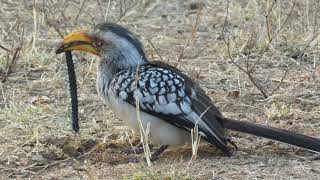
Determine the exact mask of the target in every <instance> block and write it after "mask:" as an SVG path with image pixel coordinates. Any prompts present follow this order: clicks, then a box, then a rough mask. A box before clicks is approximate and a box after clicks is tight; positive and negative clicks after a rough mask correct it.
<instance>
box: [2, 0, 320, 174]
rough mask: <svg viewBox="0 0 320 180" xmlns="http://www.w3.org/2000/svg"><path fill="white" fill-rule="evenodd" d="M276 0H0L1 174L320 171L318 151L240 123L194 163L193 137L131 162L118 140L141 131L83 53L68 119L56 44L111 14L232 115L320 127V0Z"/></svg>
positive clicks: (312, 130) (78, 56)
mask: <svg viewBox="0 0 320 180" xmlns="http://www.w3.org/2000/svg"><path fill="white" fill-rule="evenodd" d="M273 2H274V1H272V0H264V1H256V0H251V1H244V0H241V1H231V2H230V4H229V6H228V3H227V1H224V0H216V1H213V0H212V1H211V0H210V1H209V0H204V1H189V0H188V1H182V0H177V1H174V0H171V1H170V0H168V1H160V0H141V1H124V0H122V1H114V0H112V1H110V0H101V1H83V0H61V1H56V0H49V1H41V0H33V1H31V0H30V1H28V0H24V1H23V0H20V1H18V0H1V1H0V13H1V14H0V39H1V41H0V45H1V48H0V52H1V54H0V73H1V78H2V80H6V81H5V82H2V83H0V179H9V178H23V179H24V178H31V179H64V178H69V179H122V178H124V179H320V160H312V159H311V157H312V156H313V155H314V154H313V153H311V152H308V151H305V150H302V149H299V148H295V147H292V146H289V145H285V144H282V143H278V142H274V141H270V140H266V139H261V138H257V137H253V136H250V135H246V134H242V133H235V132H230V134H231V135H232V136H233V137H234V141H235V142H236V144H237V145H238V146H239V149H238V150H237V151H235V152H234V155H233V156H232V157H231V158H229V157H225V156H224V155H223V154H221V153H220V152H219V151H218V150H216V149H215V148H212V147H210V146H209V145H207V144H205V143H203V144H201V145H200V147H199V152H198V157H197V159H195V160H193V161H191V162H190V158H191V148H190V145H189V146H185V147H180V148H175V149H171V150H168V151H166V152H165V153H164V154H163V155H162V156H161V158H160V159H159V160H158V161H156V162H154V163H153V164H152V166H151V167H148V166H147V164H146V163H144V161H143V160H142V159H143V156H142V155H139V156H138V158H140V159H141V162H140V163H132V162H131V161H132V159H133V158H135V156H134V155H128V156H127V155H122V154H121V151H122V150H123V149H125V148H128V147H130V143H129V139H131V140H132V141H139V138H138V137H137V136H136V135H133V134H132V132H131V131H130V130H128V129H127V128H126V127H124V126H123V125H122V121H121V120H119V119H118V118H117V117H116V116H115V115H114V114H113V113H112V112H111V111H110V110H109V108H108V107H106V106H105V105H104V104H103V103H102V102H101V101H100V99H99V97H98V96H97V92H96V90H95V76H96V70H95V61H96V58H95V57H93V56H91V55H87V54H82V53H78V52H75V53H74V55H75V56H74V58H75V63H76V73H77V76H78V79H77V80H78V85H79V100H80V102H79V107H80V126H81V130H80V131H81V133H80V137H78V136H75V135H74V133H73V131H72V129H71V122H70V103H69V101H70V98H69V91H68V81H67V72H66V64H65V59H64V56H63V55H55V48H56V47H57V45H58V44H59V42H61V39H62V36H64V35H66V34H67V33H68V32H71V31H74V30H77V29H91V28H92V27H93V26H94V25H96V24H98V23H100V22H103V21H105V20H107V21H110V22H117V23H119V24H122V25H124V26H125V27H127V28H129V29H130V30H131V31H133V32H135V33H136V34H138V35H139V36H140V38H141V40H142V42H143V43H144V45H145V51H146V53H147V55H148V57H149V58H150V59H152V60H162V61H166V62H169V63H171V64H173V65H175V66H177V67H178V68H180V69H182V70H184V71H186V72H188V73H189V74H190V75H192V76H193V77H194V78H195V79H196V80H197V81H198V82H199V83H200V84H201V86H202V87H203V88H204V89H205V90H206V91H207V92H208V94H209V95H210V97H211V98H212V99H213V100H214V102H215V103H216V105H217V106H218V107H219V108H220V110H221V111H222V112H223V114H224V115H225V116H227V117H232V118H236V119H241V120H244V121H250V122H256V123H259V124H267V125H270V126H274V127H279V128H284V129H288V130H291V131H296V132H300V133H303V134H306V135H309V136H314V137H318V138H320V114H319V112H320V106H319V102H320V91H319V89H320V66H319V60H318V59H319V43H318V38H319V37H318V32H319V22H318V21H319V1H316V0H307V1H297V2H294V1H289V0H285V1H277V2H275V3H273ZM227 7H228V8H227ZM291 8H292V10H291ZM227 10H228V18H227V20H226V16H227ZM222 32H224V34H222ZM224 40H226V41H224ZM226 43H227V44H229V48H227V45H226ZM19 47H21V50H20V51H19V50H17V49H19ZM4 48H7V49H8V50H11V51H12V52H10V51H7V50H5V49H4ZM228 49H229V51H228ZM15 52H18V56H17V58H14V57H13V56H14V54H15ZM12 60H15V62H14V63H12V62H11V61H12ZM232 61H234V63H236V64H237V65H238V66H240V67H237V66H236V65H235V64H234V63H233V62H232ZM247 65H248V66H247ZM9 66H10V67H11V72H9V73H7V71H8V68H9ZM241 67H242V69H244V70H246V68H247V67H249V68H250V67H253V68H252V69H253V71H251V74H252V76H253V82H255V83H258V84H259V85H258V86H260V87H261V88H262V89H263V91H265V92H266V93H265V94H266V95H268V98H264V97H263V95H262V93H261V92H260V91H259V90H258V89H257V87H256V86H254V85H253V82H252V81H250V79H249V77H248V76H247V74H246V73H244V72H243V71H242V70H241ZM6 74H9V75H8V77H7V76H6ZM284 74H285V76H284ZM280 82H281V84H280V86H278V84H279V83H280ZM277 87H278V88H277ZM261 88H260V89H261Z"/></svg>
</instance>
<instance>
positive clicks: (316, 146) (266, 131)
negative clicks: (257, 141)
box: [223, 118, 320, 152]
mask: <svg viewBox="0 0 320 180" xmlns="http://www.w3.org/2000/svg"><path fill="white" fill-rule="evenodd" d="M223 125H224V127H225V128H226V129H230V130H234V131H240V132H244V133H248V134H253V135H256V136H260V137H264V138H268V139H273V140H277V141H280V142H284V143H288V144H291V145H294V146H298V147H301V148H305V149H309V150H312V151H316V152H320V139H317V138H313V137H309V136H306V135H302V134H298V133H295V132H290V131H287V130H284V129H278V128H274V127H268V126H263V125H258V124H253V123H249V122H244V121H237V120H232V119H228V118H225V119H224V121H223Z"/></svg>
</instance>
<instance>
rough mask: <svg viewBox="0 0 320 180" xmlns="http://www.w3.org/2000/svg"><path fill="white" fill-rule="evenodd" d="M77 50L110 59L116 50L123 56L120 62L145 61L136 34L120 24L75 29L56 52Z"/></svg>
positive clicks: (135, 62) (134, 62)
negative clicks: (89, 29) (91, 28)
mask: <svg viewBox="0 0 320 180" xmlns="http://www.w3.org/2000/svg"><path fill="white" fill-rule="evenodd" d="M72 50H79V51H84V52H89V53H92V54H95V55H97V56H99V57H100V58H101V59H110V57H109V58H108V56H110V53H111V52H115V51H116V52H118V53H120V54H121V56H123V57H124V58H120V59H122V61H126V62H122V63H127V64H128V65H132V66H134V65H137V64H139V63H143V62H147V59H146V57H145V53H144V50H143V46H142V44H141V42H140V41H139V40H138V39H137V38H136V36H135V35H134V34H133V33H131V32H130V31H128V30H127V29H125V28H123V27H122V26H120V25H117V24H113V23H102V24H99V25H97V26H96V27H95V28H94V31H93V32H86V31H77V32H73V33H70V34H68V35H67V36H66V37H64V40H63V42H62V43H61V45H60V46H59V48H58V49H57V50H56V53H57V54H59V53H62V52H65V51H72Z"/></svg>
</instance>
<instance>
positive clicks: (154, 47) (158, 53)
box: [147, 39, 163, 61]
mask: <svg viewBox="0 0 320 180" xmlns="http://www.w3.org/2000/svg"><path fill="white" fill-rule="evenodd" d="M147 41H148V42H149V43H150V45H151V46H152V48H153V49H154V50H155V51H156V53H157V55H158V56H159V57H160V59H161V61H163V58H162V56H161V54H160V52H159V51H158V49H157V48H156V46H155V45H154V44H153V43H152V41H151V40H150V39H147Z"/></svg>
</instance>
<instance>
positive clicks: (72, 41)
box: [56, 31, 99, 56]
mask: <svg viewBox="0 0 320 180" xmlns="http://www.w3.org/2000/svg"><path fill="white" fill-rule="evenodd" d="M95 41H96V39H95V38H93V37H92V36H90V35H89V33H87V32H85V31H77V32H72V33H70V34H68V35H67V36H65V37H64V38H63V42H62V43H61V44H60V46H59V48H58V49H57V50H56V54H60V53H63V52H66V51H72V50H79V51H84V52H89V53H92V54H95V55H98V56H99V52H98V50H97V48H96V47H95V46H94V44H95Z"/></svg>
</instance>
